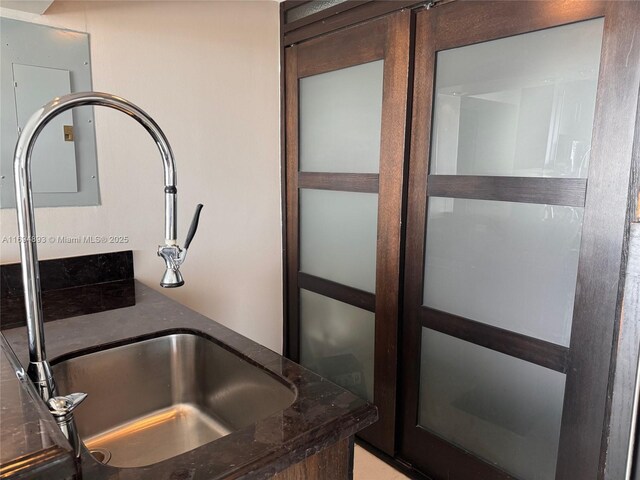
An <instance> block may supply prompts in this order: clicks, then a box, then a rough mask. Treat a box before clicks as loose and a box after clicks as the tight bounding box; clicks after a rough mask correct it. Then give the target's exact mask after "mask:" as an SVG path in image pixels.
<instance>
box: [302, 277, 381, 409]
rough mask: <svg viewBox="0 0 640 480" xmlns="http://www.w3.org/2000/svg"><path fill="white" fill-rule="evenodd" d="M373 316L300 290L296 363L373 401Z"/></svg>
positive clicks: (364, 311)
mask: <svg viewBox="0 0 640 480" xmlns="http://www.w3.org/2000/svg"><path fill="white" fill-rule="evenodd" d="M374 337H375V315H374V314H373V313H371V312H368V311H366V310H362V309H361V308H357V307H353V306H351V305H347V304H346V303H342V302H339V301H337V300H333V299H331V298H328V297H325V296H323V295H318V294H317V293H313V292H309V291H307V290H300V363H301V364H302V365H304V366H305V367H307V368H309V369H311V370H313V371H314V372H317V373H318V374H319V375H322V376H323V377H325V378H328V379H329V380H331V381H332V382H334V383H336V384H338V385H340V386H342V387H344V388H346V389H348V390H351V391H352V392H353V393H355V394H356V395H358V396H360V397H362V398H364V399H366V400H369V401H373V361H374V355H373V352H374V343H375V340H374Z"/></svg>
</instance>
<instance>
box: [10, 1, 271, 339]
mask: <svg viewBox="0 0 640 480" xmlns="http://www.w3.org/2000/svg"><path fill="white" fill-rule="evenodd" d="M0 14H1V15H4V16H10V17H13V18H17V19H22V20H28V21H34V22H38V23H46V24H50V25H54V26H59V27H65V28H70V29H74V30H80V31H86V32H89V34H90V43H91V60H92V71H93V86H94V90H97V91H106V92H110V93H115V94H117V95H120V96H122V97H125V98H127V99H129V100H131V101H133V102H134V103H136V104H138V105H139V106H141V107H142V108H143V109H145V110H146V111H147V112H148V113H150V114H151V115H152V116H153V117H154V118H155V119H156V121H157V122H158V123H159V124H160V126H161V127H162V128H163V129H164V131H165V133H166V134H167V136H168V138H169V140H170V141H171V144H172V147H173V150H174V153H175V155H176V158H177V165H178V202H179V203H178V211H179V233H178V235H179V240H180V242H183V241H184V236H185V235H186V230H187V228H188V224H189V221H190V219H191V215H192V214H193V211H194V208H195V205H196V203H198V202H201V203H203V204H204V205H205V208H204V210H203V213H202V217H201V221H200V229H199V231H198V235H197V236H196V239H195V240H194V242H193V244H192V246H191V249H190V252H189V257H188V258H187V261H186V263H185V265H184V267H183V272H184V277H185V281H186V285H185V286H184V287H182V288H180V289H176V290H163V292H164V293H165V294H167V295H169V296H171V297H172V298H175V299H176V300H178V301H179V302H181V303H183V304H185V305H187V306H189V307H191V308H193V309H195V310H197V311H198V312H201V313H203V314H204V315H207V316H209V317H211V318H213V319H215V320H217V321H219V322H221V323H223V324H225V325H227V326H229V327H231V328H233V329H234V330H236V331H238V332H240V333H242V334H244V335H246V336H248V337H250V338H252V339H254V340H256V341H258V342H260V343H262V344H264V345H266V346H267V347H270V348H272V349H274V350H276V351H280V350H281V345H282V256H281V214H280V166H279V165H280V161H279V52H278V42H279V40H278V21H279V18H278V3H277V2H271V1H195V2H188V1H158V2H139V1H128V2H115V1H107V2H95V1H91V2H80V1H69V2H64V1H60V0H57V1H56V2H55V3H54V4H53V5H52V6H51V7H50V8H49V10H48V11H47V13H46V15H43V16H34V15H30V14H24V13H16V12H14V11H10V10H7V9H0ZM96 135H97V146H98V167H99V177H100V191H101V201H102V205H101V206H98V207H80V208H42V209H38V210H37V212H36V217H37V233H38V235H43V236H48V235H75V234H85V235H128V236H129V238H130V242H129V244H128V245H126V246H125V248H127V249H132V250H133V251H134V258H135V270H136V277H137V278H138V279H140V280H141V281H143V282H144V283H146V284H147V285H150V286H152V287H154V288H157V289H159V290H160V287H159V286H158V282H159V279H160V276H161V274H162V271H163V270H162V262H161V260H160V259H159V258H158V257H157V256H156V253H155V252H156V248H157V245H158V244H159V243H160V242H162V239H163V189H162V167H161V162H160V156H159V154H158V151H157V149H156V147H155V145H154V144H153V142H152V140H151V137H149V136H148V135H147V134H146V133H145V132H144V131H143V130H142V129H141V127H139V126H138V125H137V124H136V123H135V122H134V121H133V120H131V119H129V118H127V117H125V116H123V115H122V114H120V113H118V112H115V111H111V110H107V109H104V108H97V109H96ZM0 227H1V229H2V232H1V235H2V236H3V237H5V236H8V235H15V234H16V219H15V210H2V211H1V212H0ZM118 249H121V246H118V245H102V246H96V245H69V244H47V245H43V246H42V247H41V248H40V258H41V259H46V258H54V257H65V256H73V255H78V254H86V253H95V252H101V251H113V250H118ZM0 254H1V258H0V260H1V262H2V263H9V262H14V261H18V260H19V253H18V247H17V245H15V244H6V243H3V244H0ZM132 321H134V320H132Z"/></svg>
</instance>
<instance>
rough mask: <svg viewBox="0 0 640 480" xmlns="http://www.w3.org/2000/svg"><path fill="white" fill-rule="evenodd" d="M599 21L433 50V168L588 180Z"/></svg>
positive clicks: (451, 172) (443, 171) (449, 171)
mask: <svg viewBox="0 0 640 480" xmlns="http://www.w3.org/2000/svg"><path fill="white" fill-rule="evenodd" d="M603 24H604V20H603V19H601V18H600V19H595V20H589V21H586V22H579V23H574V24H571V25H564V26H561V27H555V28H550V29H547V30H541V31H537V32H533V33H526V34H523V35H517V36H513V37H508V38H503V39H499V40H492V41H489V42H484V43H478V44H475V45H468V46H465V47H460V48H454V49H451V50H444V51H441V52H438V56H437V69H436V89H435V98H434V121H433V134H432V138H433V139H432V154H431V173H433V174H445V175H456V174H457V175H513V176H521V177H530V176H532V177H582V178H585V177H586V176H587V167H588V163H589V152H590V150H591V131H592V127H593V115H594V110H595V100H596V87H597V83H598V69H599V66H600V49H601V45H602V29H603Z"/></svg>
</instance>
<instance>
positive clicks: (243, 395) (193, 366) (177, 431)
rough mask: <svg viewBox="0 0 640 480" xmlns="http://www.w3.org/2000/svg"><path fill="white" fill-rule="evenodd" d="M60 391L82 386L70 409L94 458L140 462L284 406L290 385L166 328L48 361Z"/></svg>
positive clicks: (148, 461)
mask: <svg viewBox="0 0 640 480" xmlns="http://www.w3.org/2000/svg"><path fill="white" fill-rule="evenodd" d="M53 373H54V377H55V379H56V382H57V385H58V391H59V392H77V391H81V392H86V393H88V394H89V396H88V397H87V399H86V400H85V402H84V403H83V404H82V405H81V406H80V407H78V409H77V410H76V411H75V414H74V415H75V419H76V423H77V427H78V430H79V433H80V437H81V439H82V441H83V442H84V444H85V445H86V447H87V448H88V449H89V451H91V452H92V454H93V455H94V458H96V460H98V461H101V462H103V463H107V464H109V465H112V466H116V467H141V466H145V465H151V464H154V463H157V462H159V461H161V460H165V459H167V458H171V457H174V456H176V455H180V454H182V453H185V452H188V451H189V450H193V449H194V448H197V447H199V446H201V445H204V444H206V443H209V442H212V441H214V440H216V439H218V438H220V437H222V436H224V435H227V434H229V433H231V432H233V431H235V430H238V429H240V428H243V427H246V426H248V425H251V424H253V423H255V422H257V421H258V420H260V419H263V418H266V417H268V416H269V415H271V414H274V413H276V412H279V411H281V410H284V409H285V408H286V407H288V406H289V405H291V403H293V401H294V399H295V393H294V391H293V389H292V388H290V387H289V386H287V385H285V384H284V383H282V382H280V381H278V380H277V379H276V378H274V377H272V376H271V375H270V374H268V373H267V372H266V371H264V370H262V369H261V368H260V367H257V366H255V365H253V364H251V363H249V362H247V361H246V360H244V359H243V358H241V357H240V356H238V355H236V354H234V353H232V352H231V351H229V350H227V349H225V348H224V347H222V346H220V345H218V344H216V343H214V342H212V341H210V340H208V339H206V338H204V337H201V336H199V335H196V334H192V333H178V334H170V335H165V336H161V337H157V338H152V339H148V340H142V341H139V342H136V343H130V344H128V345H122V346H117V347H114V348H109V349H106V350H101V351H98V352H94V353H88V354H86V355H81V356H78V357H74V358H71V359H68V360H64V361H61V362H59V363H57V364H55V365H54V366H53Z"/></svg>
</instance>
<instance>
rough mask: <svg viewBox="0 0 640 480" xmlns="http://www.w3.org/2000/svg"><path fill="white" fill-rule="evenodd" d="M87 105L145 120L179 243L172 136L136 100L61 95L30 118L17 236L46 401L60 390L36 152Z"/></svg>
mask: <svg viewBox="0 0 640 480" xmlns="http://www.w3.org/2000/svg"><path fill="white" fill-rule="evenodd" d="M85 105H99V106H103V107H109V108H113V109H115V110H118V111H120V112H122V113H125V114H127V115H129V116H130V117H132V118H133V119H134V120H136V121H137V122H138V123H139V124H141V125H142V126H143V127H144V128H145V130H146V131H147V132H148V133H149V134H150V135H151V137H153V139H154V141H155V143H156V145H157V146H158V149H159V150H160V155H161V156H162V165H163V168H164V193H165V233H164V237H165V244H166V245H175V244H176V239H177V226H176V223H177V222H176V203H177V190H176V166H175V160H174V157H173V152H172V150H171V146H170V145H169V141H168V140H167V137H166V136H165V134H164V133H163V132H162V130H161V129H160V127H159V126H158V124H157V123H156V122H155V121H154V120H153V119H152V118H151V117H150V116H149V115H147V113H145V112H144V111H143V110H142V109H140V108H139V107H137V106H136V105H134V104H132V103H131V102H129V101H127V100H125V99H123V98H120V97H117V96H115V95H111V94H108V93H98V92H85V93H74V94H70V95H65V96H63V97H59V98H56V99H54V100H53V101H51V102H49V103H48V104H46V105H44V106H43V107H41V108H40V109H39V110H38V111H36V112H35V113H34V114H33V115H32V116H31V118H29V120H28V121H27V124H26V125H25V126H24V128H23V130H22V132H21V134H20V136H19V138H18V143H17V144H16V149H15V154H14V182H15V194H16V208H17V215H18V235H19V236H20V239H21V242H20V258H21V263H22V283H23V285H24V299H25V307H26V316H27V330H28V337H29V338H28V340H29V367H28V369H27V372H28V374H29V377H30V378H31V380H32V381H33V382H34V384H35V385H36V387H37V388H38V390H39V393H40V395H41V397H42V398H43V399H44V400H45V401H47V400H48V399H49V398H51V397H53V396H55V395H56V391H55V390H56V389H55V384H54V382H53V377H52V375H51V368H50V366H49V364H48V362H47V356H46V351H45V342H44V329H43V315H42V291H41V286H40V271H39V268H38V252H37V243H36V227H35V217H34V206H33V192H32V189H31V154H32V151H33V147H34V144H35V142H36V140H37V138H38V135H39V134H40V132H41V131H42V130H43V129H44V127H45V126H46V125H47V124H48V123H49V122H50V121H51V120H52V119H53V118H54V117H56V116H57V115H59V114H61V113H62V112H65V111H67V110H69V109H71V108H74V107H79V106H85Z"/></svg>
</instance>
